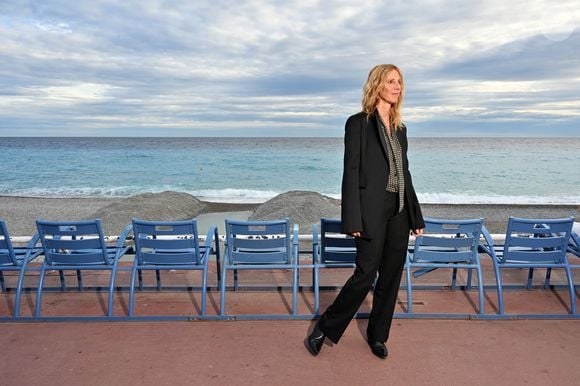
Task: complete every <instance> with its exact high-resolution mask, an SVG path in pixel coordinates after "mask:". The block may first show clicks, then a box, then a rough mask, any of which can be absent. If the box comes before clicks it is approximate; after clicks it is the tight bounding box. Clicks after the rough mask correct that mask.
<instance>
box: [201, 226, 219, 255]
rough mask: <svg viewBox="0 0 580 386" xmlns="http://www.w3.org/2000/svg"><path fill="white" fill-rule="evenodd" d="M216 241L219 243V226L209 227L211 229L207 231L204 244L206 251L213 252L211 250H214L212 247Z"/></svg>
mask: <svg viewBox="0 0 580 386" xmlns="http://www.w3.org/2000/svg"><path fill="white" fill-rule="evenodd" d="M214 239H215V241H216V242H217V241H219V238H218V231H217V226H215V225H212V226H210V227H209V229H208V231H207V234H206V235H205V244H204V246H205V248H206V249H208V250H210V251H211V248H212V246H211V245H212V243H213V241H214Z"/></svg>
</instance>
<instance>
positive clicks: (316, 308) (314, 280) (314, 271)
mask: <svg viewBox="0 0 580 386" xmlns="http://www.w3.org/2000/svg"><path fill="white" fill-rule="evenodd" d="M319 274H320V273H319V272H318V264H315V265H314V267H313V268H312V287H313V290H314V315H318V314H319V312H320V284H319V283H318V279H319V277H318V275H319Z"/></svg>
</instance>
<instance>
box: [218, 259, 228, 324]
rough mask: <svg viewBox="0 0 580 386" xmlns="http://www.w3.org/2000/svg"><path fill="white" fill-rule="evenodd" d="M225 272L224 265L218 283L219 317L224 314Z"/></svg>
mask: <svg viewBox="0 0 580 386" xmlns="http://www.w3.org/2000/svg"><path fill="white" fill-rule="evenodd" d="M226 272H227V269H226V267H225V263H224V266H223V269H222V281H221V282H220V315H225V312H226Z"/></svg>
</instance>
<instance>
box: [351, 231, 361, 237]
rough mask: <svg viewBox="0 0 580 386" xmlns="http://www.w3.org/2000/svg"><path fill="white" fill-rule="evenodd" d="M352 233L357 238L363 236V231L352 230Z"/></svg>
mask: <svg viewBox="0 0 580 386" xmlns="http://www.w3.org/2000/svg"><path fill="white" fill-rule="evenodd" d="M350 235H351V236H352V237H356V238H358V237H361V235H362V234H361V232H352V233H351V234H350Z"/></svg>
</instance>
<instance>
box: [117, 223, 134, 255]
mask: <svg viewBox="0 0 580 386" xmlns="http://www.w3.org/2000/svg"><path fill="white" fill-rule="evenodd" d="M132 231H133V224H129V225H127V226H126V227H125V228H124V229H123V231H122V232H121V234H120V235H119V238H118V239H117V242H116V243H115V248H117V252H116V254H115V259H118V258H120V257H121V256H123V255H124V254H125V253H127V251H128V250H129V247H125V242H126V241H127V240H128V238H129V233H131V232H132Z"/></svg>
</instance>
